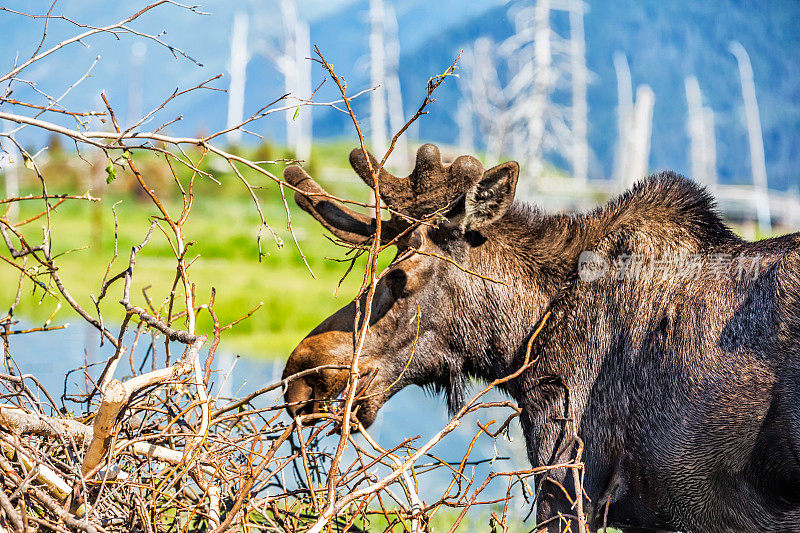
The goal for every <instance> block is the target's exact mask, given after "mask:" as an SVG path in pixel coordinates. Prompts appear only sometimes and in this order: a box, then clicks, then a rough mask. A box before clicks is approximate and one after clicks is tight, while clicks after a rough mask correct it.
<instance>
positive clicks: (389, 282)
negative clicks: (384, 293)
mask: <svg viewBox="0 0 800 533" xmlns="http://www.w3.org/2000/svg"><path fill="white" fill-rule="evenodd" d="M384 279H385V280H386V286H387V287H389V290H390V291H392V296H394V297H395V298H397V299H400V298H402V297H403V296H405V294H406V281H407V280H408V278H407V277H406V273H405V272H403V271H402V270H400V269H397V270H392V271H391V272H389V273H388V274H386V277H385V278H384Z"/></svg>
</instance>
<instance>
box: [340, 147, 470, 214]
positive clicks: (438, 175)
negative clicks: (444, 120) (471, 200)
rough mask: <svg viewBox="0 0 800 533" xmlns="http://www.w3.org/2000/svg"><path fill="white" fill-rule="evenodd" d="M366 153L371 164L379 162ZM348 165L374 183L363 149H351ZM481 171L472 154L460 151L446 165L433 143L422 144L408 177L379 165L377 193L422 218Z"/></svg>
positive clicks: (457, 195)
mask: <svg viewBox="0 0 800 533" xmlns="http://www.w3.org/2000/svg"><path fill="white" fill-rule="evenodd" d="M367 153H368V154H369V158H370V162H371V164H372V168H373V169H375V168H378V162H377V161H376V160H375V158H374V157H373V156H372V154H370V153H369V152H367ZM350 165H351V166H352V167H353V169H354V170H355V171H356V173H357V174H358V175H359V176H360V177H361V179H362V180H364V183H366V184H367V185H369V186H370V187H374V186H375V181H374V180H373V178H372V172H370V166H369V165H368V164H367V160H366V158H365V157H364V151H363V150H361V149H359V148H356V149H355V150H353V151H352V152H350ZM482 175H483V165H481V163H480V161H478V160H477V159H475V158H474V157H472V156H469V155H462V156H460V157H459V158H457V159H456V160H455V161H453V163H452V164H451V165H448V166H445V165H444V164H442V156H441V154H440V153H439V149H438V148H437V147H436V146H434V145H432V144H423V145H422V146H421V147H420V148H419V150H417V161H416V164H415V165H414V170H413V171H412V172H411V174H410V175H409V176H408V177H407V178H399V177H397V176H394V175H392V174H390V173H389V172H387V171H386V170H385V169H381V173H380V194H381V198H383V201H384V202H385V203H386V205H388V206H389V207H391V208H393V209H395V210H397V211H399V212H400V213H403V214H405V215H408V216H410V217H413V218H416V219H423V218H426V217H428V216H430V215H432V214H433V213H435V212H436V211H438V210H440V209H444V208H446V207H448V206H449V205H450V204H452V203H453V202H455V201H456V200H458V199H459V198H460V197H461V196H462V195H463V194H464V193H466V192H467V190H468V189H469V188H470V187H471V186H472V185H474V184H475V183H477V182H478V180H480V178H481V176H482Z"/></svg>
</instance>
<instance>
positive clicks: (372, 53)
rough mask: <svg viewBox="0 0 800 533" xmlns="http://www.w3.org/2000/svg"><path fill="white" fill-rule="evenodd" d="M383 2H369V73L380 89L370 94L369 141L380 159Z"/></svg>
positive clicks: (383, 127)
mask: <svg viewBox="0 0 800 533" xmlns="http://www.w3.org/2000/svg"><path fill="white" fill-rule="evenodd" d="M383 11H384V10H383V0H370V1H369V20H370V34H369V73H370V82H371V83H372V86H373V87H377V86H378V85H381V86H382V87H380V88H378V89H376V90H374V91H372V93H370V99H369V104H370V105H369V108H370V116H369V123H370V139H371V141H372V143H371V144H372V151H373V152H375V153H376V157H378V159H381V158H382V157H383V154H385V153H386V148H387V144H388V142H387V139H386V87H385V86H384V84H385V80H386V59H385V45H384V27H383V16H384V15H383Z"/></svg>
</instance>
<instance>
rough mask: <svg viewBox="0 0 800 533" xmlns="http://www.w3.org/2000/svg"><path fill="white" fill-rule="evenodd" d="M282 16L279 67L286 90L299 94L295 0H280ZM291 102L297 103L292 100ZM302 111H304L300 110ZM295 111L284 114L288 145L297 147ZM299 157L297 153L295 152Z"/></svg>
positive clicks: (298, 134) (297, 126)
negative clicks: (281, 52)
mask: <svg viewBox="0 0 800 533" xmlns="http://www.w3.org/2000/svg"><path fill="white" fill-rule="evenodd" d="M280 8H281V18H282V19H283V55H282V56H281V57H280V58H279V59H278V68H279V69H280V71H281V73H282V74H283V87H284V92H286V93H287V94H291V95H292V96H294V97H296V96H297V90H298V86H299V81H298V79H299V76H298V68H297V56H298V53H297V40H296V38H297V6H296V5H295V2H294V0H280ZM291 103H297V101H296V100H291ZM300 113H302V111H301V112H300ZM294 117H295V111H294V110H289V111H287V112H286V114H285V115H284V120H285V121H286V146H288V147H289V148H291V149H292V150H294V149H296V147H297V144H298V139H299V138H300V131H299V130H300V124H299V123H298V122H297V121H296V120H295V118H294ZM295 157H297V154H295Z"/></svg>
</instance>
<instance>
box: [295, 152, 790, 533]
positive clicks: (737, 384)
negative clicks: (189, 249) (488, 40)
mask: <svg viewBox="0 0 800 533" xmlns="http://www.w3.org/2000/svg"><path fill="white" fill-rule="evenodd" d="M350 161H351V164H352V166H353V168H354V169H355V170H356V172H357V173H358V174H359V175H360V176H361V177H362V179H364V181H365V182H366V183H367V184H368V185H374V184H373V180H372V176H371V173H370V170H369V169H370V165H369V164H368V162H367V159H366V158H365V156H364V154H363V152H362V151H360V150H354V151H353V152H352V153H351V155H350ZM371 164H372V165H373V166H376V165H377V163H376V162H375V161H374V159H373V160H372V161H371ZM373 168H374V167H373ZM517 175H518V167H517V165H516V163H504V164H502V165H500V166H497V167H494V168H492V169H489V170H486V171H484V169H483V167H482V166H481V164H480V163H479V162H478V161H477V160H476V159H474V158H472V157H467V156H462V157H460V158H458V159H456V160H455V161H454V162H453V163H452V165H449V166H445V165H443V164H442V162H441V158H440V155H439V151H438V150H437V149H436V147H434V146H432V145H425V146H423V147H422V148H420V150H419V152H418V153H417V162H416V166H415V169H414V172H413V173H412V174H411V175H410V176H409V177H408V178H397V177H395V176H392V175H390V174H388V173H386V172H385V171H382V173H381V175H380V189H379V190H380V193H381V196H382V198H383V200H384V202H385V203H386V204H387V205H388V206H390V207H391V208H392V209H393V210H394V211H395V212H396V213H398V214H396V215H393V216H392V218H391V219H390V220H388V221H386V222H384V229H383V231H382V238H383V239H385V240H386V241H387V242H389V241H391V240H392V239H395V241H394V242H395V243H396V245H397V248H398V256H397V258H396V259H395V261H394V263H393V264H392V266H391V269H390V270H389V272H388V274H386V276H385V277H384V278H382V279H381V281H380V282H379V285H378V287H377V289H376V294H375V298H374V301H373V309H372V318H371V321H372V323H371V327H370V332H369V335H368V337H367V340H366V344H365V345H364V349H363V352H362V358H361V363H360V369H361V371H362V372H363V375H364V376H365V380H364V382H363V384H362V385H363V387H365V391H364V394H363V395H362V397H363V399H361V400H360V401H359V402H358V403H357V407H356V409H357V411H356V413H357V417H358V418H359V420H360V421H361V422H362V423H363V424H364V425H369V423H371V422H372V421H373V420H374V418H375V415H376V413H377V411H378V409H379V408H380V407H381V406H382V405H383V404H384V403H385V402H386V401H387V400H388V399H389V398H390V397H391V396H392V395H393V394H395V393H396V392H397V391H398V390H400V389H402V388H403V387H405V386H406V385H410V384H415V385H422V386H433V387H434V388H437V389H440V390H442V391H444V392H445V394H446V397H447V402H448V406H449V408H450V409H451V410H452V409H455V408H456V407H458V406H459V404H460V402H462V401H463V395H464V387H465V383H466V382H467V380H468V379H469V378H471V377H475V378H480V379H483V380H492V379H496V378H500V377H504V376H507V375H509V374H511V373H512V372H514V371H515V370H517V369H518V368H520V366H521V365H522V364H523V362H524V360H525V357H526V350H527V348H528V344H529V341H530V340H531V335H532V333H533V331H534V330H535V329H536V328H537V327H539V326H542V319H543V317H545V315H546V314H547V313H549V315H548V318H547V320H546V321H545V322H544V324H543V326H542V329H541V331H540V333H539V334H538V335H537V336H536V337H535V338H534V339H533V342H532V343H531V348H530V350H531V351H530V357H531V359H532V360H534V361H535V363H534V364H533V365H531V366H530V367H529V368H527V369H526V370H525V371H524V372H523V373H522V374H521V375H520V376H519V377H518V378H516V379H514V380H512V381H509V382H508V383H506V384H505V385H504V388H505V390H506V392H508V393H509V394H510V395H511V396H512V397H513V398H514V399H515V400H516V402H517V403H518V404H519V406H520V408H521V409H522V414H521V423H522V427H523V431H524V434H525V437H526V440H527V449H528V455H529V458H530V461H531V463H532V464H533V465H534V466H540V465H548V464H554V463H556V462H559V461H562V460H564V459H566V458H568V457H571V456H572V455H573V454H574V449H575V446H577V445H578V442H579V441H578V439H576V438H575V435H576V434H577V436H578V437H580V439H581V440H582V442H583V444H584V452H583V458H584V461H585V472H584V476H585V478H584V488H585V494H586V497H585V498H584V499H585V502H584V509H585V511H586V516H587V520H588V522H589V526H590V528H591V529H592V530H595V529H597V528H602V526H603V524H604V521H606V520H607V523H608V525H615V526H617V527H621V528H623V529H624V530H628V531H654V530H681V531H702V532H705V531H731V530H734V531H798V530H800V236H799V235H798V234H793V235H787V236H784V237H779V238H774V239H767V240H762V241H759V242H754V243H751V242H746V241H743V240H742V239H740V238H739V237H737V236H736V235H735V234H734V233H733V232H731V230H730V229H729V228H728V227H726V225H725V224H724V223H723V222H722V221H721V220H720V218H719V216H718V215H717V213H716V212H715V210H714V207H713V203H712V200H711V198H710V197H709V195H708V194H707V193H706V192H705V191H704V190H702V189H700V188H698V187H697V186H696V185H694V184H693V183H692V182H690V181H688V180H686V179H684V178H682V177H680V176H677V175H675V174H672V173H661V174H657V175H655V176H652V177H650V178H648V179H646V180H644V181H642V182H641V183H639V184H638V185H636V186H635V187H634V188H633V189H632V190H630V191H628V192H627V193H625V194H623V195H622V196H621V197H619V198H617V199H616V200H614V201H612V202H610V203H609V204H608V205H606V206H604V207H602V208H598V209H596V210H595V211H593V212H591V213H589V214H585V215H575V216H566V215H555V216H550V215H545V214H543V213H541V212H539V211H537V210H535V209H532V208H530V207H528V206H525V205H521V204H519V203H514V202H513V197H514V191H515V187H516V183H517ZM285 176H286V179H287V180H288V182H289V183H290V184H292V185H293V186H295V187H296V188H297V189H298V191H299V192H297V193H296V194H295V199H296V201H297V202H298V204H299V205H300V206H301V207H302V208H303V209H305V210H306V211H308V212H309V213H310V214H311V215H313V216H314V217H315V218H316V219H317V220H319V221H320V222H321V223H322V224H323V225H324V226H325V227H326V228H328V229H329V230H330V231H331V232H332V233H333V234H334V235H335V236H337V237H338V238H340V239H343V240H345V241H348V242H351V243H363V242H366V241H367V240H369V239H370V238H371V237H372V234H373V232H374V227H375V221H374V220H373V219H371V218H369V217H366V216H364V215H361V214H358V213H355V212H353V211H351V210H349V209H347V208H345V207H343V206H341V205H339V204H337V203H334V202H332V201H330V200H329V199H328V198H326V197H325V195H324V191H323V190H322V189H321V188H320V187H319V186H318V185H317V184H316V183H315V182H314V181H313V179H311V178H310V177H309V176H308V175H307V174H306V173H305V172H304V171H303V170H302V169H300V168H299V167H289V168H287V169H286V172H285ZM436 213H439V214H440V216H439V217H438V218H437V219H436V220H437V223H435V224H430V223H428V224H413V225H412V224H411V222H409V220H410V218H412V219H416V220H420V219H426V220H429V221H430V220H434V219H433V218H432V217H431V216H430V215H432V214H436ZM404 215H405V216H404ZM355 309H356V302H353V303H351V304H350V305H347V306H345V307H343V308H342V309H340V310H339V311H338V312H336V313H335V314H334V315H332V316H331V317H329V318H327V319H326V320H324V321H323V322H322V323H321V324H320V325H319V326H318V327H317V328H316V329H314V331H312V332H311V333H310V334H309V335H308V336H307V337H306V338H305V339H304V340H303V341H302V342H301V343H300V344H299V345H298V346H297V348H295V350H294V352H293V353H292V355H291V357H290V358H289V361H288V362H287V365H286V369H285V370H284V376H289V375H292V374H295V373H297V372H300V371H303V370H306V369H309V368H313V367H316V366H319V365H322V364H330V363H334V364H348V363H349V360H350V358H351V357H352V352H353V341H352V339H353V336H352V334H353V327H354V318H355ZM418 309H419V310H420V313H419V331H418V332H417V330H416V329H417V328H411V327H409V326H408V324H409V323H412V322H414V321H415V320H416V319H415V318H414V317H416V316H417V313H418ZM412 346H413V347H414V349H415V354H414V357H413V358H412V357H410V356H411V350H412ZM346 382H347V372H346V371H341V370H328V371H323V372H320V373H319V374H311V375H307V376H306V377H304V378H300V379H297V380H295V381H293V382H292V383H291V385H290V386H289V388H288V390H287V392H286V399H287V401H288V402H289V410H290V412H291V414H293V415H297V414H303V413H308V412H313V411H315V410H318V409H321V408H323V405H324V403H325V401H326V400H330V399H332V398H335V397H337V396H338V395H339V394H340V393H341V392H342V391H343V389H344V387H345V385H346ZM573 424H574V426H573ZM549 475H550V479H549V480H544V481H542V483H540V485H539V491H538V509H537V520H538V521H539V523H540V524H544V523H545V522H546V521H547V520H548V519H550V518H551V517H554V516H557V515H558V513H562V514H563V515H567V516H568V515H571V514H572V513H573V511H572V506H571V502H570V501H569V499H568V497H567V495H566V493H565V491H564V489H563V488H562V487H572V486H573V483H572V480H571V479H570V476H571V475H572V474H571V473H570V472H567V471H565V470H553V471H551V473H550V474H549ZM570 497H574V495H573V496H570ZM555 524H556V522H553V521H551V522H549V523H548V524H546V525H543V526H542V528H543V529H546V528H548V527H550V528H553V529H554V530H555V528H557V526H556V525H555ZM576 529H577V526H576V525H574V524H573V530H576Z"/></svg>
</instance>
